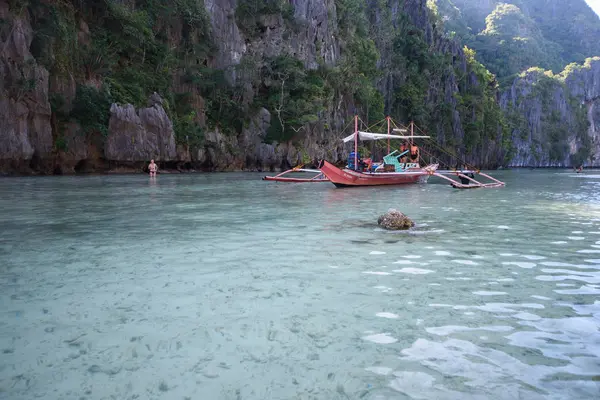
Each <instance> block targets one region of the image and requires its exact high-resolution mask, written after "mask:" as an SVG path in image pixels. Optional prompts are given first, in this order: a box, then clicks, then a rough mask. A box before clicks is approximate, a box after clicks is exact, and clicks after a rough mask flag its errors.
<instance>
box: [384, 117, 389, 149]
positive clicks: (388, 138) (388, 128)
mask: <svg viewBox="0 0 600 400" xmlns="http://www.w3.org/2000/svg"><path fill="white" fill-rule="evenodd" d="M385 119H387V125H388V131H387V132H388V133H387V134H388V135H389V134H390V116H389V115H388V116H387V117H386V118H385ZM387 153H388V154H390V138H388V151H387Z"/></svg>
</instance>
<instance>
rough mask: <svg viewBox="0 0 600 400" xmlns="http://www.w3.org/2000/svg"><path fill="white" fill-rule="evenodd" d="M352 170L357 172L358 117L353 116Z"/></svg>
mask: <svg viewBox="0 0 600 400" xmlns="http://www.w3.org/2000/svg"><path fill="white" fill-rule="evenodd" d="M354 170H355V171H357V170H358V115H355V116H354Z"/></svg>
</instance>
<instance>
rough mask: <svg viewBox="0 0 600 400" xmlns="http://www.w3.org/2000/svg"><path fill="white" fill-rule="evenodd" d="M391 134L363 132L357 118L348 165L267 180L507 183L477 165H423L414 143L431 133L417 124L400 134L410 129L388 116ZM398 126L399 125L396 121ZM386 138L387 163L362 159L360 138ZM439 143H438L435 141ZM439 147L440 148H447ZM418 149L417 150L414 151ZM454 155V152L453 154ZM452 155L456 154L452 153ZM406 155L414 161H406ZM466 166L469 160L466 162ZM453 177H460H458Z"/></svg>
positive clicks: (373, 183) (458, 186)
mask: <svg viewBox="0 0 600 400" xmlns="http://www.w3.org/2000/svg"><path fill="white" fill-rule="evenodd" d="M386 121H387V134H383V133H373V132H365V131H360V130H359V129H358V116H355V117H354V133H353V134H351V135H349V136H347V137H345V138H344V139H343V141H344V143H347V142H349V141H351V140H352V141H354V152H352V153H350V156H349V158H348V163H347V165H346V167H344V168H338V167H336V166H335V165H333V164H331V163H329V162H328V161H325V160H322V161H320V162H319V169H318V170H312V169H302V166H300V167H296V168H293V169H291V170H287V171H285V172H282V173H281V174H279V175H276V176H272V177H271V176H265V177H264V178H263V180H270V181H279V182H331V183H333V184H334V185H335V186H337V187H353V186H380V185H400V184H409V183H426V182H427V181H428V179H429V178H430V177H431V176H436V177H438V178H441V179H443V180H445V181H448V182H449V183H450V185H451V186H452V187H453V188H456V189H475V188H494V187H502V186H504V185H505V184H504V182H501V181H499V180H497V179H495V178H493V177H491V176H489V175H487V174H484V173H482V172H481V171H479V170H478V169H475V168H470V169H467V168H464V169H461V170H456V169H454V170H450V169H448V170H440V169H438V167H439V164H436V163H430V164H428V165H427V166H425V167H421V165H420V163H419V160H420V159H421V155H420V151H419V150H418V147H416V146H415V145H414V141H415V140H420V139H430V136H426V135H415V134H414V127H415V125H414V123H412V122H411V124H410V135H396V134H391V133H390V132H394V133H408V129H401V128H398V127H396V128H394V129H391V124H392V122H391V118H390V117H387V118H386ZM394 125H395V124H394ZM359 139H360V140H382V139H387V153H388V154H387V155H386V156H384V157H383V162H380V163H375V162H372V160H370V159H365V160H362V159H361V158H360V156H359V153H358V140H359ZM397 139H399V140H404V141H405V142H409V143H410V147H409V149H410V150H408V149H404V151H400V152H399V151H398V150H394V151H392V152H390V140H397ZM434 143H435V142H434ZM437 147H438V150H440V151H442V152H445V153H447V154H450V153H448V152H447V151H445V150H444V149H441V148H439V146H437ZM414 149H416V150H414ZM450 155H451V154H450ZM451 156H452V155H451ZM406 158H408V159H409V160H410V162H406ZM463 164H464V165H466V163H463ZM290 172H312V173H316V174H317V175H315V176H313V177H311V178H290V177H285V176H283V175H285V174H288V173H290ZM475 174H477V175H478V176H481V177H483V178H486V179H487V180H488V181H489V182H481V181H479V180H477V179H475ZM452 177H457V178H458V180H456V179H453V178H452Z"/></svg>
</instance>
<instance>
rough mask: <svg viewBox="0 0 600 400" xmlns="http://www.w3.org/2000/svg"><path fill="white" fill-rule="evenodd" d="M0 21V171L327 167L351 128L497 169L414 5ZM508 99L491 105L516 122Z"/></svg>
mask: <svg viewBox="0 0 600 400" xmlns="http://www.w3.org/2000/svg"><path fill="white" fill-rule="evenodd" d="M0 22H1V24H0V39H1V40H0V67H1V70H2V75H1V76H0V93H1V96H0V172H15V171H16V172H28V171H29V172H38V173H72V172H78V171H103V170H108V169H111V168H114V167H118V166H129V167H134V168H136V169H138V170H139V169H140V167H141V166H142V164H143V163H144V162H147V161H148V160H149V159H150V158H155V159H156V160H157V161H158V162H159V163H161V162H162V163H168V165H169V166H172V167H178V168H181V167H188V168H196V169H198V168H199V169H204V170H276V169H281V168H286V167H290V166H294V165H296V164H299V163H306V162H314V161H316V160H318V159H322V158H327V159H328V160H331V161H341V160H344V159H345V158H346V155H347V153H348V151H349V150H350V149H349V148H348V147H347V146H343V145H342V143H341V141H340V140H339V138H340V137H341V136H342V135H343V132H342V130H343V128H344V127H345V126H347V125H348V123H349V122H350V120H351V118H352V116H353V115H354V114H355V113H357V114H359V115H360V116H361V118H362V119H363V120H364V121H365V122H366V123H370V124H372V123H374V122H376V121H379V120H381V119H382V118H383V117H384V116H385V115H391V116H392V117H393V118H394V119H396V120H399V121H401V122H404V123H407V122H409V121H411V120H414V121H416V122H417V124H418V125H419V126H421V127H422V128H423V129H424V130H425V131H426V132H427V133H429V134H431V135H432V136H434V137H435V138H436V140H437V142H438V144H439V145H440V146H442V147H445V148H447V149H450V150H452V151H456V152H458V153H459V154H461V155H463V156H464V157H466V158H467V159H468V161H470V162H472V163H474V164H477V165H480V166H482V167H496V166H499V165H502V164H505V162H506V149H507V146H506V143H507V139H508V136H507V131H506V129H504V128H503V126H504V124H503V116H502V115H501V112H500V108H499V101H498V99H499V92H498V89H497V84H496V82H495V78H494V77H493V76H492V75H491V74H490V73H489V72H488V71H487V70H486V69H485V67H484V66H482V65H481V64H479V63H478V62H477V61H476V60H475V57H474V56H473V54H472V53H470V52H469V50H468V49H463V47H462V46H460V45H459V44H458V43H457V42H456V41H453V40H450V39H448V38H447V37H446V36H445V35H444V33H443V31H442V29H441V22H440V20H439V18H438V17H436V15H435V14H433V13H432V12H431V11H430V10H429V8H428V7H427V2H426V1H425V0H265V1H261V0H204V1H203V0H182V1H178V2H174V3H172V4H171V3H169V4H168V5H165V4H163V3H162V2H138V1H135V0H105V1H103V2H95V1H92V0H78V1H74V0H73V1H71V0H65V1H60V2H59V1H55V0H28V1H26V2H19V1H12V0H0ZM585 79H586V82H587V79H588V78H585ZM526 81H527V80H526V79H524V80H522V82H526ZM567 81H568V80H567ZM523 85H524V83H517V82H516V83H515V85H514V90H513V92H514V93H513V94H512V95H505V96H504V98H503V104H505V105H506V104H513V108H515V109H520V110H522V111H523V113H526V112H529V111H527V110H529V109H532V110H533V109H534V108H535V104H534V103H532V104H531V106H530V105H529V103H523V102H520V101H519V100H518V98H520V97H522V95H524V93H525V92H526V91H527V90H528V89H526V88H522V87H521V86H523ZM565 85H571V84H569V83H568V82H567V83H565ZM586 85H587V83H585V84H584V87H587V86H586ZM571 86H573V87H575V83H573V84H572V85H571ZM155 92H156V94H157V96H159V97H160V98H161V99H160V101H152V100H151V104H150V105H148V104H147V102H148V99H149V98H152V97H153V93H155ZM511 96H512V97H511ZM572 96H577V95H576V94H573V95H572ZM154 98H155V100H156V97H154ZM557 101H558V100H557ZM592 103H593V101H592ZM592 103H590V104H592ZM557 107H559V106H558V105H557ZM560 107H562V108H563V109H564V110H565V112H564V113H563V114H561V115H562V117H564V118H566V120H568V119H569V118H571V117H570V115H571V114H570V112H571V111H572V110H571V109H568V108H565V107H566V106H560ZM560 107H559V108H560ZM531 113H533V112H530V114H531ZM589 115H591V118H593V117H594V108H593V104H592V105H590V111H589ZM567 124H570V122H567ZM536 129H538V128H536ZM539 129H542V128H539ZM539 129H538V130H539ZM538 130H535V129H534V131H535V132H536V133H535V134H532V135H534V136H535V135H537V134H538V133H537V132H538ZM515 132H516V130H515ZM515 135H516V133H515ZM521 135H523V134H521ZM532 137H533V136H532ZM519 146H520V147H519ZM574 146H575V147H577V146H578V145H577V143H575V144H574ZM518 147H519V150H518V151H517V153H519V154H522V153H523V151H525V150H524V149H526V147H527V146H526V144H525V142H523V143H522V144H519V145H518ZM580 147H581V146H580ZM542 150H543V151H545V149H542ZM574 151H576V150H574ZM523 154H524V153H523ZM432 156H433V157H435V156H436V154H432ZM517 157H523V160H525V161H523V163H529V161H527V160H528V159H527V157H529V156H528V155H527V154H524V155H522V156H517ZM553 157H554V156H553ZM565 157H566V156H565ZM542 159H543V156H542ZM565 160H566V158H564V157H563V158H562V161H561V162H566V161H565ZM518 164H521V162H520V161H519V162H518ZM163 165H164V164H163Z"/></svg>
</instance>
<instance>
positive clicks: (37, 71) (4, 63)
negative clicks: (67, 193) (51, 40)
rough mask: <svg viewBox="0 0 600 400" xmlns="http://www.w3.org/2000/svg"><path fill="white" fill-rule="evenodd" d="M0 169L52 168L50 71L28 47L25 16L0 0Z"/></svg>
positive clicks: (30, 35)
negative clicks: (0, 21)
mask: <svg viewBox="0 0 600 400" xmlns="http://www.w3.org/2000/svg"><path fill="white" fill-rule="evenodd" d="M0 19H1V20H3V21H10V24H8V26H6V25H5V26H3V29H2V31H1V33H2V35H1V39H2V41H1V42H0V169H16V170H18V171H24V170H27V169H28V167H29V166H30V165H31V166H32V167H34V168H41V169H44V170H49V169H52V166H51V161H50V160H51V158H52V157H51V153H52V147H53V138H52V129H51V127H50V103H49V101H48V85H49V74H48V71H47V70H46V69H45V68H43V67H41V66H39V65H37V63H36V61H35V59H34V58H33V56H32V55H31V53H30V51H29V47H30V46H31V42H32V40H33V34H32V29H31V25H30V23H29V20H28V18H27V17H26V16H24V15H22V14H20V13H15V12H14V11H13V10H9V7H8V3H7V2H6V1H0Z"/></svg>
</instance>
